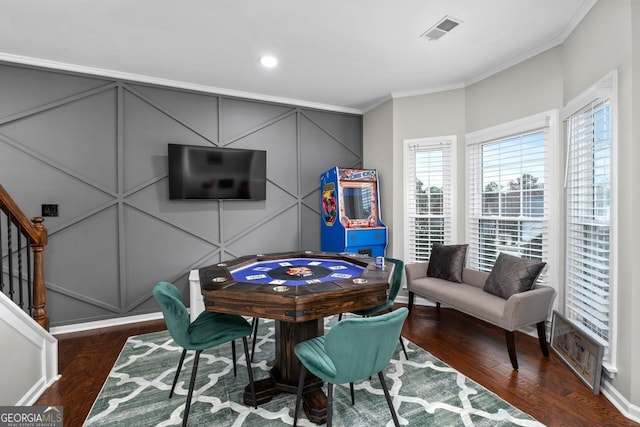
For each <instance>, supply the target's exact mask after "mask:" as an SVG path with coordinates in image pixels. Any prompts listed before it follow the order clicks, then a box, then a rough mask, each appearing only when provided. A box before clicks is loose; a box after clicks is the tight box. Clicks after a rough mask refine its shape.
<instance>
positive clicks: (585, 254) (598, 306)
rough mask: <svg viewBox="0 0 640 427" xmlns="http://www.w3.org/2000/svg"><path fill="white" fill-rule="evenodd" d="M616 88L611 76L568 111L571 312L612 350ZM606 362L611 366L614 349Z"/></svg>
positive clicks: (567, 296) (568, 281)
mask: <svg viewBox="0 0 640 427" xmlns="http://www.w3.org/2000/svg"><path fill="white" fill-rule="evenodd" d="M614 86H615V75H610V76H608V77H607V78H605V79H603V81H602V82H600V83H599V84H598V85H597V87H594V88H593V89H592V90H590V91H587V92H586V94H584V96H583V97H581V98H580V99H579V100H575V101H573V103H572V104H571V105H575V107H572V106H569V107H568V108H567V109H566V111H565V124H566V138H567V170H566V180H565V187H566V212H567V224H566V240H565V251H566V254H567V255H566V269H565V276H566V279H565V283H566V289H565V315H566V317H567V318H569V319H571V320H573V321H574V322H576V323H578V324H579V325H581V326H582V327H583V329H586V330H587V332H589V333H590V334H591V335H593V336H595V337H597V338H599V339H600V340H601V341H603V342H604V343H605V345H606V346H607V347H609V348H611V340H612V335H611V334H612V299H613V298H612V292H613V286H614V275H613V272H614V266H613V262H612V261H613V257H612V247H613V244H614V242H613V237H614V234H613V222H612V219H613V214H612V209H613V206H614V203H613V194H614V175H613V171H614V169H613V167H612V161H613V149H614V141H615V139H614V125H613V123H614V120H613V108H614V105H615V102H614V101H613V99H614V98H613V95H614V94H615V90H614ZM585 102H586V104H585ZM578 105H580V107H578ZM604 361H605V362H606V363H608V364H609V365H611V361H612V358H611V354H609V352H608V351H605V360H604Z"/></svg>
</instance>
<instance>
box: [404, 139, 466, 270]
mask: <svg viewBox="0 0 640 427" xmlns="http://www.w3.org/2000/svg"><path fill="white" fill-rule="evenodd" d="M455 145H456V137H455V136H449V137H442V138H422V139H411V140H406V141H405V147H404V160H405V167H404V170H405V188H406V190H405V191H406V201H405V242H406V243H405V244H406V245H407V246H406V247H405V251H404V254H405V262H419V261H428V260H429V256H430V254H431V246H432V245H433V243H442V244H450V243H453V241H454V238H455V236H454V229H453V225H454V224H453V212H454V208H453V188H454V185H453V177H454V176H455V167H454V165H455V161H454V156H455Z"/></svg>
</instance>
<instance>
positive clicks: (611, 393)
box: [600, 378, 640, 423]
mask: <svg viewBox="0 0 640 427" xmlns="http://www.w3.org/2000/svg"><path fill="white" fill-rule="evenodd" d="M600 392H601V393H602V394H604V396H605V397H606V398H607V399H609V401H610V402H611V403H612V404H613V406H615V407H616V408H617V409H618V411H620V413H621V414H622V415H624V416H625V417H627V418H629V419H630V420H632V421H635V422H637V423H640V406H637V405H634V404H632V403H631V402H629V401H628V400H627V399H626V398H625V397H624V396H623V395H621V394H620V392H618V390H616V389H615V388H614V387H613V386H612V385H611V383H610V382H609V381H608V380H607V379H605V378H603V379H602V382H601V383H600Z"/></svg>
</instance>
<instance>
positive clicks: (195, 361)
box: [182, 350, 202, 427]
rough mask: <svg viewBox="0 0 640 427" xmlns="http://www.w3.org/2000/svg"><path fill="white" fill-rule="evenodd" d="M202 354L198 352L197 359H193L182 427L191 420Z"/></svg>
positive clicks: (200, 351)
mask: <svg viewBox="0 0 640 427" xmlns="http://www.w3.org/2000/svg"><path fill="white" fill-rule="evenodd" d="M200 353H202V350H197V351H196V357H195V358H194V359H193V369H192V370H191V381H190V382H189V393H187V403H186V404H185V406H184V416H183V417H182V426H183V427H184V426H186V425H187V418H189V410H190V409H191V397H192V396H193V386H194V385H195V384H196V372H198V362H199V361H200Z"/></svg>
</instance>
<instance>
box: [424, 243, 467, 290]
mask: <svg viewBox="0 0 640 427" xmlns="http://www.w3.org/2000/svg"><path fill="white" fill-rule="evenodd" d="M468 246H469V245H442V244H440V243H434V244H433V246H432V247H431V255H430V256H429V266H428V267H427V277H437V278H439V279H444V280H449V281H451V282H458V283H462V269H463V268H464V260H465V258H466V256H467V247H468Z"/></svg>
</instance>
